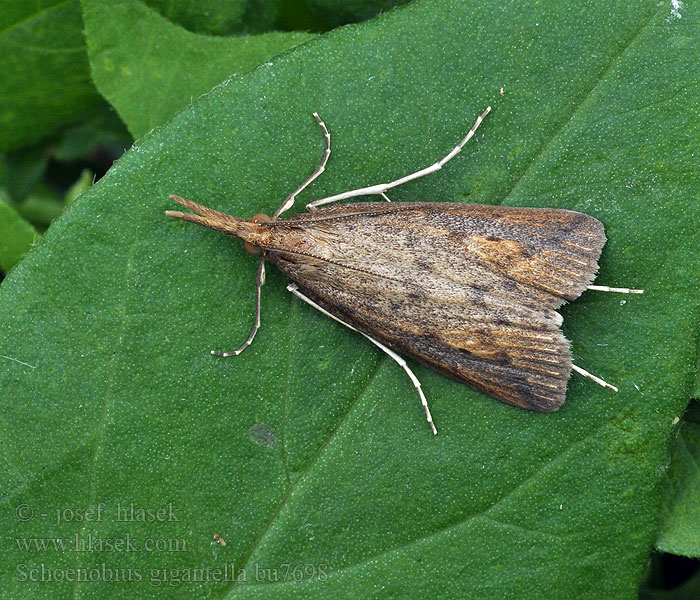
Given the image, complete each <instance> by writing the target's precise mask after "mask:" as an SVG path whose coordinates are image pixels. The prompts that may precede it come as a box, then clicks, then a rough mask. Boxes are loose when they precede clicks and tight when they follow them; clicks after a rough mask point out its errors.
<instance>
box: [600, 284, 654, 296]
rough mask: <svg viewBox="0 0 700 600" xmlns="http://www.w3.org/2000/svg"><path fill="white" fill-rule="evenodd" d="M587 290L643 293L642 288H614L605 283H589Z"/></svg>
mask: <svg viewBox="0 0 700 600" xmlns="http://www.w3.org/2000/svg"><path fill="white" fill-rule="evenodd" d="M588 289H589V290H594V291H596V292H617V293H618V294H643V293H644V290H631V289H630V288H614V287H608V286H607V285H589V286H588Z"/></svg>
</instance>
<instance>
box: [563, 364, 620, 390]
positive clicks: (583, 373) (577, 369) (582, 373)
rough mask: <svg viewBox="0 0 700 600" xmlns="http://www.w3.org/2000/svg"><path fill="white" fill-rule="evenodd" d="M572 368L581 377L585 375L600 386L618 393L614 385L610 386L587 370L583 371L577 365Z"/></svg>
mask: <svg viewBox="0 0 700 600" xmlns="http://www.w3.org/2000/svg"><path fill="white" fill-rule="evenodd" d="M571 368H572V369H573V370H574V371H576V372H577V373H579V374H580V375H583V376H584V377H588V379H592V380H593V381H595V382H596V383H597V384H598V385H602V386H603V387H606V388H610V389H611V390H613V391H615V392H617V391H618V389H617V388H616V387H615V386H614V385H610V384H609V383H608V382H607V381H603V380H602V379H601V378H600V377H596V376H595V375H593V374H591V373H589V372H588V371H586V369H582V368H581V367H577V366H576V365H574V364H572V365H571Z"/></svg>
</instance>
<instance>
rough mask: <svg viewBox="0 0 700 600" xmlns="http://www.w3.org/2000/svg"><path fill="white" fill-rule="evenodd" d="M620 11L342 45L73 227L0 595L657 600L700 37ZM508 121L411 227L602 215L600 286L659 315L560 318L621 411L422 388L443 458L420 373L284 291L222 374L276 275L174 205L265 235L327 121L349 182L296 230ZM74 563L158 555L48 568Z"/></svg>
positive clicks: (448, 14)
mask: <svg viewBox="0 0 700 600" xmlns="http://www.w3.org/2000/svg"><path fill="white" fill-rule="evenodd" d="M601 6H602V5H597V4H589V3H562V2H554V1H553V0H544V1H541V2H538V3H534V2H533V3H515V4H512V3H511V4H503V3H502V2H493V1H491V2H487V1H485V0H482V1H480V2H477V3H465V2H461V1H457V0H452V1H450V0H435V1H433V2H416V3H413V4H411V5H409V6H407V7H405V8H403V9H401V10H396V11H392V12H390V13H387V14H386V15H384V16H382V17H381V18H378V19H375V20H373V21H369V22H367V23H364V24H362V25H359V26H351V27H344V28H342V29H339V30H336V31H333V32H331V33H330V34H328V35H324V36H322V37H320V38H318V39H317V40H314V41H311V42H309V43H307V44H304V45H302V46H300V47H298V48H296V49H294V50H292V51H291V52H289V53H286V54H284V55H282V56H280V57H278V58H275V59H274V60H273V61H272V64H270V65H267V66H264V67H262V68H258V69H255V70H254V71H252V72H249V73H247V74H245V75H243V76H240V77H236V78H233V79H230V80H227V81H226V82H225V83H223V84H222V85H219V86H217V87H216V88H215V89H214V90H212V91H211V93H209V94H207V95H206V96H204V97H203V98H200V99H199V100H198V101H197V102H195V103H194V104H193V105H192V106H189V107H187V108H186V109H185V110H183V111H181V112H180V113H179V114H177V116H175V118H174V119H173V120H172V121H171V122H169V123H168V124H167V125H165V126H164V127H162V128H160V129H158V130H156V131H154V132H153V133H152V134H150V135H148V136H145V137H144V138H143V139H141V140H139V141H138V142H137V143H136V144H135V145H134V147H133V148H132V149H131V150H130V151H129V152H128V153H127V154H126V155H125V156H124V157H123V158H122V159H120V160H119V161H118V162H117V163H116V164H115V165H114V167H113V168H112V169H111V170H110V172H109V173H108V174H107V175H106V176H105V177H104V178H103V179H102V180H101V181H99V182H98V183H97V184H96V185H95V186H93V187H92V188H91V189H90V190H89V191H88V192H87V193H86V194H84V195H83V196H81V198H80V199H79V200H78V201H76V202H75V203H74V204H73V205H71V206H70V207H69V208H68V210H67V211H66V212H65V213H64V215H63V216H62V217H61V218H59V219H58V220H57V221H56V222H55V223H54V224H53V225H52V227H51V228H50V229H49V231H48V232H47V234H46V235H45V236H44V238H43V239H42V241H41V243H40V244H39V245H38V246H36V247H35V248H33V249H32V251H30V252H29V253H28V254H27V255H26V256H25V258H24V259H23V260H22V261H21V262H20V263H19V264H18V265H17V267H16V268H15V269H13V270H12V272H11V273H10V274H9V276H8V277H7V279H6V280H5V281H4V282H3V284H2V286H0V326H1V327H2V331H3V334H2V336H1V337H0V355H1V356H2V358H0V389H3V390H11V395H9V394H8V396H9V397H7V399H6V401H5V402H2V403H0V411H1V413H0V414H1V415H2V419H1V420H0V423H2V427H3V439H4V444H3V448H2V460H1V461H0V465H1V468H2V483H1V484H0V485H2V489H3V490H4V491H5V492H4V493H5V495H4V498H5V505H4V510H3V511H2V512H0V529H1V530H2V531H4V532H6V537H8V538H12V540H13V543H12V544H10V543H7V544H5V545H4V546H3V547H2V549H1V550H0V552H2V555H1V558H2V560H1V561H0V580H1V581H2V584H3V590H4V591H5V590H6V591H5V593H6V595H8V596H9V597H22V598H31V597H39V596H45V595H46V594H47V590H49V589H50V590H51V592H50V593H52V594H53V595H56V596H59V595H71V596H83V597H85V596H90V597H95V598H105V597H112V598H118V597H124V598H133V597H145V596H148V597H151V598H153V597H161V598H175V597H183V598H191V597H193V596H205V595H211V596H217V597H227V598H252V597H255V598H267V597H269V598H275V599H277V598H292V597H294V598H305V599H308V598H373V597H374V598H394V597H410V598H425V597H430V596H432V595H438V596H440V597H441V598H481V599H483V598H499V599H500V598H504V597H508V598H519V599H527V598H542V597H546V598H590V597H601V598H606V599H618V598H620V599H622V598H630V597H632V596H634V595H635V594H636V590H637V588H638V586H639V583H640V580H641V577H642V574H643V571H644V568H645V565H646V562H647V560H648V555H649V552H650V551H651V549H652V547H653V544H654V539H655V535H656V525H657V522H658V518H659V507H660V499H661V493H662V480H663V477H664V471H665V467H666V464H667V461H668V446H669V442H670V440H671V437H672V435H673V433H674V431H675V425H674V419H676V418H677V417H680V416H681V415H682V414H683V410H684V408H685V405H686V403H687V399H688V397H689V393H690V389H691V386H692V381H693V377H694V375H693V372H694V369H695V367H696V352H697V347H696V344H697V339H698V300H699V295H700V290H699V289H698V286H697V273H698V270H699V268H700V264H699V263H700V261H699V253H700V249H699V248H698V244H697V223H698V222H699V221H700V207H699V205H698V202H697V190H698V187H699V186H698V183H699V179H700V175H699V173H700V170H699V169H698V157H700V148H698V140H699V139H700V119H698V107H699V106H700V102H699V93H698V87H697V86H695V85H693V83H692V82H694V81H695V80H696V79H697V78H698V75H699V71H700V63H698V61H697V56H698V54H699V52H700V27H699V26H698V24H699V23H700V14H699V12H698V11H699V10H700V9H699V8H698V6H696V5H695V4H692V3H686V4H685V5H684V6H683V7H682V9H680V10H681V16H682V18H678V17H677V16H675V15H673V14H672V12H671V9H672V7H671V6H670V5H667V4H657V3H656V2H655V1H651V0H647V1H641V0H640V1H637V2H622V1H613V2H611V3H606V4H605V7H604V9H602V8H600V7H601ZM110 35H111V34H110ZM135 41H137V40H135ZM115 42H116V40H115ZM164 45H165V46H167V47H170V44H169V43H164ZM154 47H155V46H154ZM171 49H172V51H173V52H178V49H176V48H171ZM143 52H144V61H145V60H147V58H148V56H147V54H148V53H147V51H146V50H145V49H144V50H143ZM501 88H503V92H504V94H503V95H501V94H500V92H499V90H500V89H501ZM166 92H167V90H166ZM164 95H165V96H167V95H169V94H167V93H165V94H164ZM160 102H167V98H165V97H164V98H162V99H161V100H160V101H155V100H152V99H150V98H149V99H148V103H147V104H144V106H145V107H147V109H148V111H150V110H151V109H152V110H153V111H156V112H157V110H158V109H157V106H159V104H160ZM487 105H492V106H493V111H492V113H491V115H489V117H488V120H487V121H486V122H484V124H483V125H482V127H481V129H480V130H479V133H478V135H477V136H475V139H474V140H472V141H471V142H469V144H468V146H467V147H466V148H465V149H464V151H463V153H462V154H461V155H460V156H459V157H457V158H455V159H454V160H453V161H452V162H450V163H449V164H448V165H446V166H445V168H444V169H443V170H441V171H440V172H439V173H436V174H433V175H431V176H430V177H427V178H424V179H420V180H418V181H414V182H411V183H409V184H406V185H405V186H402V187H401V188H399V189H398V190H396V192H395V193H392V195H391V196H392V200H405V201H409V200H433V201H446V200H454V201H473V202H484V203H492V204H496V203H505V204H512V205H531V206H549V207H566V208H571V209H577V210H581V211H584V212H587V213H589V214H592V215H594V216H596V217H598V218H600V219H601V221H602V222H603V223H604V224H605V226H606V231H607V235H608V243H607V245H606V247H605V248H604V250H603V256H602V259H601V269H600V273H599V276H598V280H597V282H598V283H600V284H609V285H618V286H630V287H639V288H644V289H645V290H646V293H645V294H644V295H642V296H620V295H615V294H604V293H594V292H587V293H586V294H584V295H583V297H582V298H580V299H579V300H577V301H576V302H574V303H572V304H571V305H569V306H567V307H566V309H565V310H563V311H562V312H563V315H564V319H565V321H564V324H565V332H566V334H567V337H568V338H569V339H571V340H572V344H573V349H574V355H575V362H576V363H577V364H579V365H581V366H583V367H585V368H586V369H588V370H589V371H591V372H593V373H595V374H596V375H599V376H601V377H603V378H605V379H607V380H609V381H611V382H612V383H614V384H616V385H618V386H619V388H620V391H619V393H617V394H615V393H613V392H611V391H610V390H606V389H603V388H600V387H598V386H596V385H595V384H594V383H593V382H591V381H589V380H585V379H582V378H580V377H577V376H576V375H574V376H572V379H571V381H570V384H569V390H568V396H567V402H566V404H565V405H564V407H563V408H562V409H561V410H560V411H559V412H557V413H553V414H534V413H528V412H525V411H521V410H518V409H516V408H513V407H510V406H506V405H503V404H500V403H498V402H496V401H494V400H492V399H490V398H488V397H486V396H484V395H482V394H480V393H477V392H475V391H473V390H471V389H470V388H468V387H467V386H465V385H462V384H459V383H457V382H454V381H451V380H448V379H447V378H445V377H442V376H440V375H438V374H436V373H434V372H431V371H429V370H427V369H424V368H421V367H419V366H415V365H412V366H414V367H415V371H416V373H417V375H418V377H419V378H420V379H421V382H422V384H423V387H424V390H425V392H426V395H427V397H428V400H429V402H430V404H431V409H432V412H433V415H434V417H435V419H436V423H437V426H438V429H439V431H440V433H439V435H437V436H432V435H431V434H430V432H429V429H428V427H427V425H426V423H425V421H424V417H423V414H422V411H421V409H420V405H419V402H418V399H417V397H416V394H415V390H414V389H413V387H412V385H411V383H410V382H409V381H408V379H407V378H406V377H405V374H404V373H403V371H402V370H401V369H400V368H399V367H398V366H397V365H396V364H394V363H393V362H392V361H391V360H389V359H387V358H386V357H385V356H383V355H382V354H381V353H379V352H378V351H377V350H376V349H375V348H374V347H373V346H372V345H371V344H370V343H369V342H367V341H366V340H364V339H363V338H362V337H361V336H358V335H357V334H355V333H353V332H351V331H349V330H346V329H345V328H343V327H342V326H340V325H338V324H337V323H335V322H332V321H330V320H329V319H326V318H324V317H323V316H322V315H320V314H318V313H317V312H315V311H314V310H313V309H311V307H309V306H306V305H303V304H301V303H300V302H298V301H296V299H294V298H293V297H291V295H290V294H288V293H287V292H286V291H285V285H286V281H285V279H284V277H282V276H281V274H279V273H278V272H276V271H275V270H274V269H270V270H269V272H268V277H267V283H266V285H265V287H264V289H263V298H262V329H261V330H260V332H259V333H258V336H257V338H256V339H255V342H254V343H253V345H252V346H251V348H249V349H248V350H246V351H245V352H244V353H243V354H241V355H240V356H238V357H235V358H229V359H220V358H217V357H212V356H211V355H210V354H209V351H210V350H211V349H226V350H228V349H232V348H235V347H236V346H237V345H238V344H239V343H240V342H241V341H242V339H244V338H245V336H246V335H247V333H248V331H249V328H250V326H251V325H252V319H253V312H252V311H253V302H254V293H253V280H254V277H255V270H256V261H255V260H254V259H253V258H251V257H250V256H249V255H247V254H246V253H245V251H244V250H243V248H242V244H240V243H239V242H237V241H235V240H230V239H228V238H226V237H225V236H222V235H218V234H216V233H214V232H211V231H207V230H204V229H202V228H199V227H195V226H194V225H190V224H187V223H181V222H177V221H175V220H173V219H168V218H166V217H165V216H164V214H163V213H164V211H165V210H166V209H169V208H173V207H174V205H173V204H172V202H171V201H170V200H169V199H168V197H167V196H168V194H170V193H177V194H180V195H182V196H184V197H187V198H190V199H192V200H195V201H199V202H202V203H205V204H208V205H210V206H212V207H213V208H216V209H221V210H225V211H226V212H229V213H231V214H235V215H238V216H241V217H246V218H249V217H251V216H252V215H254V214H256V213H259V212H265V213H268V214H270V213H271V212H273V211H274V210H275V209H276V208H277V206H278V205H279V204H280V202H281V201H282V199H283V198H284V197H285V196H286V195H287V194H288V193H289V192H290V191H291V190H293V189H294V188H295V187H296V186H297V185H298V184H299V182H300V181H301V180H303V179H304V178H305V177H306V176H307V175H308V174H309V173H311V171H312V170H313V169H314V168H315V167H316V165H317V164H318V162H319V160H320V156H321V152H322V148H323V143H322V137H321V135H320V132H319V130H318V127H317V125H316V124H315V122H314V120H313V118H312V117H311V113H312V112H313V111H318V112H319V113H320V114H321V116H322V117H323V118H324V120H325V122H326V123H327V124H328V127H329V129H330V132H331V135H332V140H333V154H332V155H331V159H330V162H329V164H328V168H327V170H326V172H325V173H324V174H323V176H322V177H321V178H320V179H319V180H317V181H316V182H314V184H313V185H312V186H311V188H309V189H308V190H307V191H306V192H304V194H302V196H301V197H300V198H299V199H298V205H297V206H296V207H295V210H298V211H301V210H303V205H304V203H305V202H308V201H310V200H312V199H313V198H319V197H322V196H324V195H329V194H332V193H336V192H340V191H343V190H347V189H352V188H356V187H359V186H362V185H368V184H372V183H377V182H381V181H386V180H391V179H394V178H396V177H399V176H402V175H405V174H408V173H410V172H413V171H415V170H417V169H419V168H421V167H424V166H427V165H429V164H432V163H433V162H435V161H436V160H437V159H439V158H440V157H442V156H444V155H445V154H446V153H447V152H448V151H449V150H450V149H451V148H452V147H453V146H454V144H455V143H456V142H457V141H458V140H459V139H460V138H461V137H462V136H463V135H464V134H465V132H466V130H467V129H468V128H469V127H470V126H471V124H472V123H473V121H474V119H475V117H476V115H477V114H479V113H480V112H481V111H482V110H483V109H484V108H485V107H486V106H487ZM144 112H146V110H144ZM86 507H93V508H94V511H98V509H99V510H100V512H99V513H97V515H96V514H95V512H93V513H92V514H91V515H90V516H89V518H86V517H87V515H86V513H85V512H80V511H82V510H83V509H85V508H86ZM56 509H60V510H62V512H60V513H59V514H58V516H59V517H60V519H58V522H57V519H56V516H57V515H56ZM139 509H143V510H144V511H145V510H147V509H150V510H151V513H146V512H144V513H140V512H139ZM159 509H163V511H164V512H163V513H161V514H163V515H164V517H163V519H164V520H159V519H158V518H157V517H156V515H157V514H159V513H158V512H157V511H158V510H159ZM23 511H25V512H23ZM43 514H46V515H47V517H43V516H42V515H43ZM27 515H28V516H27ZM149 515H151V516H150V518H149ZM171 515H172V517H171ZM98 517H100V518H98ZM214 534H218V535H219V536H221V537H222V538H223V539H224V540H226V544H227V545H226V546H221V545H219V544H217V543H216V542H214V541H213V539H212V538H213V535H214ZM76 535H77V536H78V538H77V539H78V541H80V542H81V543H84V544H87V543H88V541H89V540H92V543H97V542H99V541H103V540H107V539H111V540H124V539H125V538H126V536H127V535H128V536H130V539H131V540H136V544H137V547H138V550H136V551H133V552H131V551H128V552H127V551H123V552H120V553H118V552H114V551H109V549H107V548H102V549H101V550H100V548H94V547H93V550H92V551H84V552H75V551H72V550H70V549H69V550H67V551H65V552H53V551H49V550H41V549H35V550H32V549H29V550H26V551H24V550H23V549H22V548H23V546H22V544H23V543H24V541H26V540H30V541H31V540H32V539H36V538H46V539H49V540H50V539H53V538H60V539H62V540H63V539H65V540H75V539H76V538H75V536H76ZM16 540H19V542H17V541H16ZM146 540H152V542H151V543H152V544H156V543H158V544H160V545H161V546H160V547H161V548H162V549H163V550H168V549H170V550H176V549H177V548H181V549H182V548H185V549H186V551H169V552H167V551H155V550H153V546H151V547H146V545H145V544H146ZM183 545H184V546H183ZM30 547H31V546H30ZM18 565H20V566H18ZM231 566H233V569H234V573H233V574H232V573H231ZM42 567H43V568H44V569H48V570H49V572H50V573H53V574H56V573H58V575H59V576H61V575H63V581H60V582H59V581H56V580H53V581H51V582H49V583H47V582H45V581H33V580H31V577H32V576H33V574H35V573H37V572H38V573H39V574H41V572H42V571H41V568H42ZM76 568H80V569H83V571H82V573H84V574H86V573H88V571H87V570H88V569H93V568H94V569H96V570H95V571H92V570H90V571H89V573H94V576H93V578H92V579H90V580H88V581H72V580H67V579H68V576H67V575H65V574H68V573H72V575H71V576H72V577H73V578H75V573H76V571H75V570H74V569H76ZM117 568H119V569H122V570H121V571H119V574H120V576H122V577H131V578H132V579H130V580H129V582H128V583H125V582H123V579H122V580H120V581H119V583H118V584H115V582H114V580H113V578H114V577H115V572H116V571H115V570H116V569H117ZM32 569H39V571H35V570H32ZM71 569H73V571H71ZM106 569H111V570H110V571H107V570H106ZM224 569H228V570H227V571H225V570H224ZM137 573H138V575H137ZM241 573H244V574H245V581H244V580H243V579H244V576H243V575H241ZM109 577H112V580H109V581H108V578H109ZM137 577H140V579H139V580H136V579H137ZM193 578H194V579H197V581H195V582H192V579H193ZM295 578H297V579H302V580H303V581H296V582H295Z"/></svg>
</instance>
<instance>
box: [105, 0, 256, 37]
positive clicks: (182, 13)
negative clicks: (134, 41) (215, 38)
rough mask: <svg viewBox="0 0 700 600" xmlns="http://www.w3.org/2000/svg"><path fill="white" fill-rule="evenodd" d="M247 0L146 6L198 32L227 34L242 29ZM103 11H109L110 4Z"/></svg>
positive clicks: (151, 0)
mask: <svg viewBox="0 0 700 600" xmlns="http://www.w3.org/2000/svg"><path fill="white" fill-rule="evenodd" d="M247 3H248V0H209V1H208V2H206V4H203V3H202V2H200V1H198V0H177V1H176V2H173V1H172V0H146V4H147V5H148V6H150V7H151V8H153V9H155V10H156V11H158V12H159V13H160V14H161V15H163V16H164V17H165V18H166V19H168V20H169V21H173V22H175V23H179V24H180V25H182V26H183V27H185V28H186V29H189V30H190V31H194V32H196V33H207V34H210V35H226V34H228V33H230V32H231V31H234V30H236V29H238V28H239V27H240V24H241V21H242V20H243V13H244V12H245V9H246V4H247ZM97 4H98V5H99V4H102V5H103V6H102V10H107V11H109V6H110V4H111V3H109V2H98V3H97Z"/></svg>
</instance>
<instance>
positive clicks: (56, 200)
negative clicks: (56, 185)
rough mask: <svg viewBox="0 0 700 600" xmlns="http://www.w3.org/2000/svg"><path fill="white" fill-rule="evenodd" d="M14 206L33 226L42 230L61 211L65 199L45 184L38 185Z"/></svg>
mask: <svg viewBox="0 0 700 600" xmlns="http://www.w3.org/2000/svg"><path fill="white" fill-rule="evenodd" d="M16 208H17V211H18V212H19V213H20V214H21V215H22V216H23V217H24V218H25V219H26V220H27V221H29V222H30V223H32V224H33V225H34V227H36V228H37V229H39V230H42V231H43V230H44V229H46V228H47V227H48V226H49V225H51V222H52V221H53V220H54V219H55V218H56V217H58V216H59V215H60V214H61V213H62V212H63V209H64V208H65V199H64V198H62V197H61V196H59V195H58V194H57V193H56V192H54V191H52V190H50V189H49V188H47V187H46V186H44V185H39V186H37V187H36V188H35V189H34V190H33V191H32V193H31V194H29V196H27V197H26V198H25V199H24V200H23V201H22V203H21V204H18V205H16Z"/></svg>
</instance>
